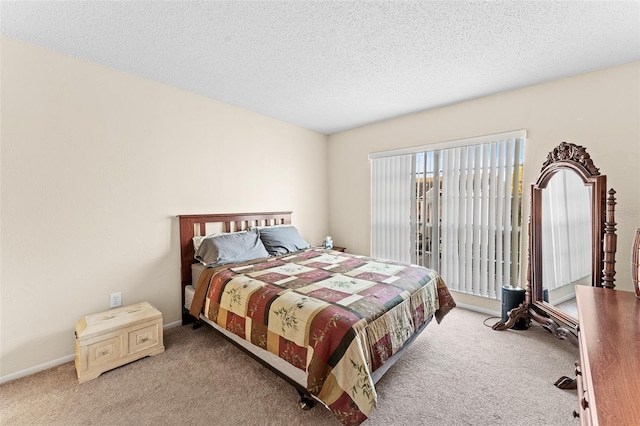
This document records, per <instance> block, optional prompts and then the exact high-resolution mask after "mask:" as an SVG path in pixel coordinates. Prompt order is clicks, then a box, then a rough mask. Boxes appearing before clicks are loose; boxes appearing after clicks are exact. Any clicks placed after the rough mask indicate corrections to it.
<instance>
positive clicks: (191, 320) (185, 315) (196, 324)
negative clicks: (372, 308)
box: [182, 308, 202, 330]
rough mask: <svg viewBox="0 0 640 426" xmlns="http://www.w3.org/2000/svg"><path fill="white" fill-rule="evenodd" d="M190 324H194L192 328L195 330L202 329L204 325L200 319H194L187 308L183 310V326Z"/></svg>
mask: <svg viewBox="0 0 640 426" xmlns="http://www.w3.org/2000/svg"><path fill="white" fill-rule="evenodd" d="M188 324H192V326H191V327H192V328H193V329H194V330H195V329H197V328H200V326H201V325H202V320H200V318H198V319H196V318H194V317H192V316H191V314H190V313H189V311H187V310H186V309H185V308H182V325H188Z"/></svg>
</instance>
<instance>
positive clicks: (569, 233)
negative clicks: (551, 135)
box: [493, 142, 616, 345]
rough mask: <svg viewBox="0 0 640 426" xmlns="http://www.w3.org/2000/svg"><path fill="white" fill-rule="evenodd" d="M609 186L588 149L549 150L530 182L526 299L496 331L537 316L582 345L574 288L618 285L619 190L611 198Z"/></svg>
mask: <svg viewBox="0 0 640 426" xmlns="http://www.w3.org/2000/svg"><path fill="white" fill-rule="evenodd" d="M606 186H607V177H606V176H605V175H603V174H600V172H599V170H598V168H597V167H595V165H594V164H593V161H592V160H591V158H590V156H589V154H588V153H587V151H586V150H585V148H584V147H582V146H579V145H574V144H571V143H567V142H562V143H561V144H560V145H558V146H557V147H556V148H555V149H554V150H553V151H551V152H550V153H549V154H548V156H547V160H546V161H545V162H544V164H543V166H542V170H541V172H540V175H539V176H538V179H537V180H536V182H535V183H534V184H533V185H531V216H530V222H529V265H528V266H529V269H528V274H527V275H528V276H527V281H528V282H527V291H526V296H525V302H524V303H523V304H521V305H520V306H519V307H518V308H515V309H512V310H511V311H510V312H509V319H508V321H507V322H505V323H502V322H499V323H497V324H496V325H494V327H493V328H494V329H496V330H505V329H507V328H510V327H512V326H513V325H514V324H515V323H516V321H517V320H521V319H522V320H525V321H526V324H527V326H528V325H529V323H530V320H531V319H534V320H535V321H536V322H538V323H539V324H541V325H542V326H543V327H545V328H547V329H548V330H549V331H551V332H553V333H554V334H555V335H556V336H558V337H560V338H564V339H567V340H570V341H572V342H574V343H576V345H577V338H576V334H577V333H576V329H577V327H578V319H577V315H576V311H575V308H574V306H575V304H574V301H575V298H574V287H575V286H576V285H591V286H597V287H608V288H613V287H615V285H614V278H613V277H614V275H615V270H614V263H615V260H614V256H615V243H616V241H615V222H614V216H613V215H614V205H615V198H614V196H613V194H615V191H613V190H611V191H609V199H607V193H606Z"/></svg>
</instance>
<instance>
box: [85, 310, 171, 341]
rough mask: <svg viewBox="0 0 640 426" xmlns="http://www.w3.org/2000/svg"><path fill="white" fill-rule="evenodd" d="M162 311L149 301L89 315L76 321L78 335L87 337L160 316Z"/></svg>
mask: <svg viewBox="0 0 640 426" xmlns="http://www.w3.org/2000/svg"><path fill="white" fill-rule="evenodd" d="M161 316H162V313H160V311H158V310H157V309H156V308H154V307H153V305H151V304H150V303H148V302H141V303H136V304H135V305H129V306H123V307H121V308H115V309H111V310H108V311H105V312H100V313H98V314H93V315H87V316H85V317H84V318H82V319H81V320H80V321H78V322H77V323H76V336H77V337H78V339H86V338H89V337H93V336H96V335H99V334H102V333H107V332H110V331H112V330H114V329H117V328H119V327H123V326H128V325H135V324H137V323H141V322H145V321H149V320H153V319H156V318H160V317H161Z"/></svg>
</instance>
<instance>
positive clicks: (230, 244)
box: [196, 229, 269, 267]
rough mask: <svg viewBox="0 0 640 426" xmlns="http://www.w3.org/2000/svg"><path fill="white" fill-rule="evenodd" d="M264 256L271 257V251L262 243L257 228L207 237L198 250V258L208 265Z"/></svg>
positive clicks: (243, 260) (244, 260)
mask: <svg viewBox="0 0 640 426" xmlns="http://www.w3.org/2000/svg"><path fill="white" fill-rule="evenodd" d="M263 257H269V253H268V252H267V250H266V249H265V247H264V245H263V244H262V241H261V240H260V234H259V233H258V230H257V229H252V230H250V231H247V232H236V233H233V234H221V235H216V236H214V237H210V238H205V239H203V240H202V242H201V244H200V247H198V250H197V251H196V259H197V260H199V261H200V262H201V263H202V264H203V265H205V266H208V267H214V266H219V265H226V264H229V263H239V262H246V261H248V260H253V259H260V258H263Z"/></svg>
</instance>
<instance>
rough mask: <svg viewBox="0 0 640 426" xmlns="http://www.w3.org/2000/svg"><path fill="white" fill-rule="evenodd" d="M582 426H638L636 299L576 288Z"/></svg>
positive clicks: (639, 302) (639, 309)
mask: <svg viewBox="0 0 640 426" xmlns="http://www.w3.org/2000/svg"><path fill="white" fill-rule="evenodd" d="M576 301H577V305H578V319H579V321H580V328H579V330H578V341H579V345H580V361H579V364H578V365H577V368H576V373H577V378H576V382H577V385H578V397H579V398H580V402H579V408H578V410H577V413H578V414H579V415H580V424H581V425H600V426H608V425H611V426H634V425H640V299H637V298H636V296H635V294H634V293H633V292H627V291H617V290H610V289H605V288H599V287H586V286H576Z"/></svg>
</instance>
